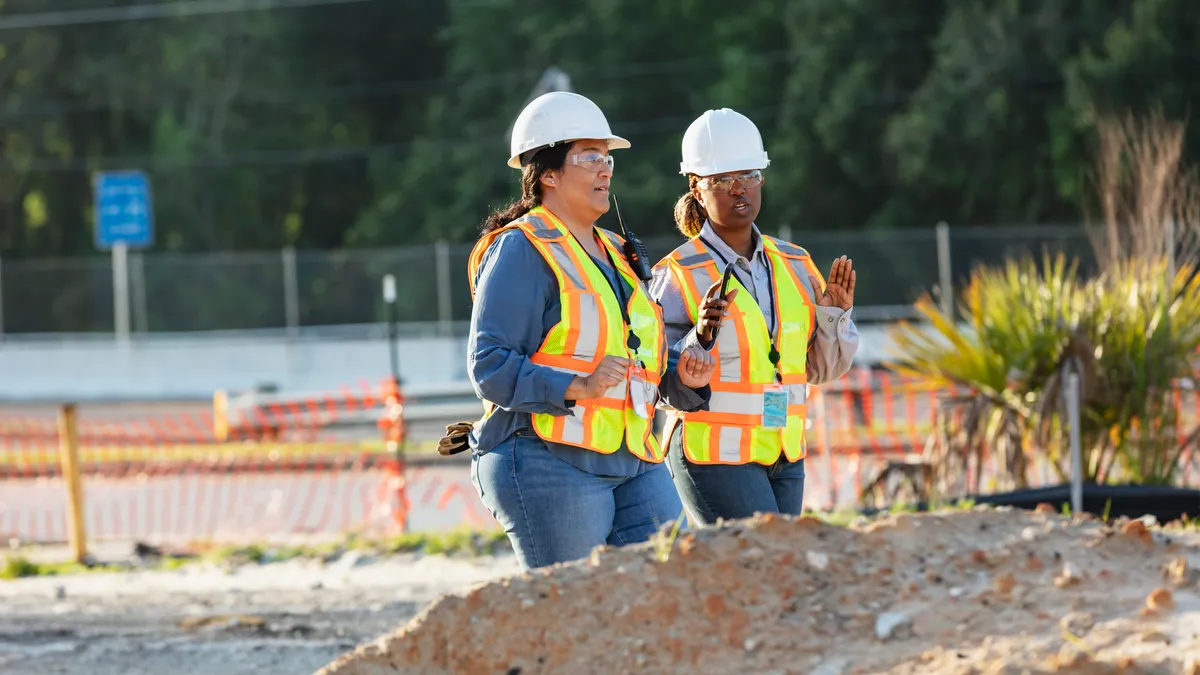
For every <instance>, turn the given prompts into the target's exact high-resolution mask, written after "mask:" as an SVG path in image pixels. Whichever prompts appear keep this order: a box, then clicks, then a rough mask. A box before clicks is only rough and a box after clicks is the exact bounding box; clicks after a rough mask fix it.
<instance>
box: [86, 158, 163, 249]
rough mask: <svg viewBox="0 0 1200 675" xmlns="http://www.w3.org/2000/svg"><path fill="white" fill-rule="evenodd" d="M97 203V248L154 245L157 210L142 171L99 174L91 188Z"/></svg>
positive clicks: (146, 246)
mask: <svg viewBox="0 0 1200 675" xmlns="http://www.w3.org/2000/svg"><path fill="white" fill-rule="evenodd" d="M92 188H93V192H94V196H95V200H96V248H98V249H100V250H108V249H111V248H112V246H113V244H116V243H119V242H120V243H124V244H125V245H126V246H128V247H129V248H149V247H150V246H153V245H154V206H153V203H152V202H151V200H150V179H149V178H148V177H147V176H146V174H145V173H142V172H141V171H112V172H107V173H99V174H96V177H95V180H94V181H93V184H92Z"/></svg>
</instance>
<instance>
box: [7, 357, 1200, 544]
mask: <svg viewBox="0 0 1200 675" xmlns="http://www.w3.org/2000/svg"><path fill="white" fill-rule="evenodd" d="M360 389H362V390H363V392H362V394H359V395H356V397H354V400H355V401H356V403H354V405H358V406H365V405H367V404H368V403H373V404H374V405H373V406H371V407H370V408H368V409H369V410H376V411H378V412H379V417H378V422H377V424H376V425H375V428H372V427H371V426H364V427H363V428H362V429H360V431H361V432H362V433H363V434H364V435H363V436H362V438H360V439H351V440H345V439H340V440H339V439H336V438H333V437H326V436H325V435H324V434H323V433H317V432H319V431H320V425H319V424H318V421H327V420H328V419H329V417H328V416H326V417H320V418H318V417H317V416H315V415H313V414H312V410H313V409H314V408H315V409H316V410H319V411H320V410H324V411H325V412H328V406H324V405H323V404H321V403H319V402H317V403H313V405H312V406H310V405H308V404H297V405H288V406H277V407H276V408H274V409H273V408H271V406H270V405H267V406H265V408H266V410H267V412H264V413H262V414H263V416H264V419H265V420H267V422H268V423H269V424H273V425H277V426H278V427H280V428H288V427H287V425H290V424H295V425H299V426H300V427H302V428H304V429H305V430H306V433H308V432H313V433H312V436H311V437H309V438H307V439H306V440H303V441H300V440H294V439H293V440H260V441H238V442H220V441H218V440H217V439H216V436H215V435H214V434H213V431H212V430H213V412H212V411H210V410H205V409H198V410H196V411H194V412H183V413H172V414H167V415H155V416H147V417H143V418H138V419H129V420H97V419H89V417H88V407H87V406H81V408H80V422H79V441H80V459H81V467H82V474H83V476H84V486H85V492H86V497H87V499H86V519H87V522H88V529H89V532H90V533H91V534H92V536H94V537H98V538H108V539H122V538H151V539H172V538H176V539H179V538H183V539H189V538H190V539H195V538H207V539H237V538H245V537H261V536H265V535H271V536H283V535H295V534H330V533H336V532H345V531H349V530H358V529H365V530H370V531H375V532H394V531H398V530H400V529H404V528H407V529H410V530H421V529H440V528H444V527H451V526H455V525H459V524H464V523H465V524H471V525H477V526H481V527H482V526H487V527H492V526H494V521H493V519H492V518H491V516H490V514H488V513H487V511H486V510H485V509H484V508H483V506H482V504H481V503H480V501H479V499H478V497H477V496H476V495H475V490H474V488H473V486H472V485H471V483H470V477H469V471H468V467H467V464H466V463H465V462H464V461H461V460H463V459H465V458H466V457H465V456H464V455H460V456H458V457H457V458H455V459H445V458H440V457H437V456H434V455H432V453H428V454H427V456H426V457H425V458H423V461H422V462H421V463H420V464H421V465H419V466H414V465H412V462H411V461H412V459H413V458H414V455H412V454H409V455H408V457H407V460H408V461H407V465H405V464H404V463H401V462H402V461H404V458H402V457H398V456H397V455H396V454H395V453H394V452H392V451H391V450H392V449H394V447H395V446H394V445H393V444H391V443H387V441H396V440H397V439H402V438H403V433H404V431H403V425H402V420H400V419H399V418H398V417H397V415H396V414H395V413H396V412H397V410H398V406H396V405H395V404H397V403H399V402H402V401H403V398H402V395H401V392H400V391H399V390H398V389H396V388H394V387H393V386H392V385H391V382H390V380H389V381H386V382H385V383H384V385H383V386H381V387H379V388H374V389H373V388H370V387H367V386H366V385H365V384H364V385H362V386H361V387H360ZM949 393H953V392H949V391H947V390H944V389H936V388H933V387H930V386H928V385H926V384H922V383H919V382H916V381H913V380H909V379H906V378H902V377H898V376H896V375H894V374H890V373H888V372H884V371H877V370H876V371H872V370H869V369H856V370H854V371H852V372H851V373H849V374H847V375H846V376H845V377H843V378H840V379H839V380H838V381H836V382H833V383H829V384H826V385H822V386H820V387H813V388H812V394H813V395H812V396H811V397H810V401H809V411H810V412H809V414H810V419H811V421H812V425H811V427H810V428H809V430H808V433H807V441H808V448H809V459H808V461H807V462H806V467H805V468H806V474H807V476H808V478H807V480H806V495H807V496H806V502H807V503H808V504H811V505H812V506H813V507H816V508H833V507H836V506H845V505H847V504H855V503H857V500H858V496H859V490H860V489H861V488H862V486H863V485H864V483H865V482H866V481H868V480H870V478H871V475H872V474H874V472H875V471H876V470H877V469H878V468H879V467H881V466H882V465H883V463H884V462H885V461H887V460H894V459H903V458H905V457H908V456H911V455H913V454H918V455H919V454H920V453H921V452H922V451H923V449H924V447H925V444H926V440H927V439H928V438H929V436H930V434H931V433H932V432H933V430H934V429H935V424H936V420H937V411H938V408H939V406H940V405H941V402H942V401H943V400H944V399H945V397H946V395H947V394H949ZM337 397H338V399H339V400H340V401H341V403H339V404H338V405H339V406H341V409H343V410H344V409H347V408H348V407H349V406H350V405H351V404H350V403H349V401H350V400H351V398H352V397H349V396H346V395H345V390H343V391H341V392H339V393H338V394H337ZM321 400H325V401H326V402H328V401H329V400H332V399H329V398H328V397H326V398H324V399H320V398H315V399H313V401H321ZM1176 404H1177V406H1178V408H1179V410H1180V411H1181V413H1182V414H1181V415H1180V416H1179V421H1178V424H1179V425H1180V429H1181V431H1182V430H1184V429H1192V428H1195V426H1196V425H1197V420H1198V419H1200V397H1198V396H1197V394H1196V392H1195V391H1191V390H1188V391H1184V390H1180V391H1178V392H1177V394H1176ZM306 411H307V412H306ZM57 424H58V422H57V420H56V419H55V418H53V417H51V416H49V415H48V414H43V415H41V416H28V415H27V416H17V415H14V414H11V413H5V412H4V411H2V410H0V537H5V536H14V537H18V538H21V539H23V540H29V541H56V540H58V539H56V538H59V537H61V536H64V533H65V524H64V521H63V518H64V514H65V509H66V504H65V490H64V488H63V484H62V481H61V478H60V476H59V459H58V451H59V450H58V428H57ZM381 432H382V433H381ZM1182 436H1183V434H1182V433H1181V434H1180V437H1182ZM1190 461H1191V458H1190V457H1189V458H1188V465H1190Z"/></svg>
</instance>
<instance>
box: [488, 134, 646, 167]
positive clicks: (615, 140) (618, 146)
mask: <svg viewBox="0 0 1200 675" xmlns="http://www.w3.org/2000/svg"><path fill="white" fill-rule="evenodd" d="M601 138H603V139H604V141H606V142H607V143H608V149H609V151H612V150H628V149H629V148H630V147H632V146H631V145H630V143H629V141H627V140H625V139H624V138H621V137H620V136H603V137H601ZM578 140H580V139H578V138H568V139H566V140H563V141H558V142H559V143H574V142H575V141H578ZM556 145H557V143H556ZM548 147H550V146H549V145H541V146H538V147H536V148H534V149H533V150H526V151H525V152H523V153H521V155H524V154H528V155H529V156H530V157H532V156H533V155H534V153H536V152H537V151H539V150H541V149H542V148H548ZM521 155H513V156H512V157H509V158H508V165H509V166H510V167H512V168H514V169H520V168H521Z"/></svg>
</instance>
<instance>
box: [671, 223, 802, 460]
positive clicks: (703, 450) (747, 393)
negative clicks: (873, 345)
mask: <svg viewBox="0 0 1200 675" xmlns="http://www.w3.org/2000/svg"><path fill="white" fill-rule="evenodd" d="M762 240H763V252H764V253H765V254H766V257H767V260H768V262H769V263H770V267H771V285H772V288H771V290H772V292H773V297H774V298H775V311H774V315H775V325H774V326H768V325H767V321H766V318H765V315H764V313H763V311H762V309H761V308H760V307H759V305H758V303H757V302H756V301H755V299H754V294H753V293H751V292H749V291H748V290H747V289H746V287H745V286H743V285H742V284H741V282H739V281H738V279H737V275H736V274H735V275H734V276H733V277H731V278H730V280H729V283H730V287H731V288H736V289H738V294H737V297H736V298H735V299H734V301H733V303H732V304H731V305H730V307H729V309H728V311H729V316H728V318H726V320H725V322H724V324H723V325H722V327H721V330H720V332H719V333H718V334H717V343H716V346H715V353H714V356H716V357H717V358H716V361H717V367H716V370H715V372H714V373H713V376H712V381H711V383H710V384H709V386H710V387H711V388H712V398H711V400H710V401H709V404H708V409H707V410H700V411H696V412H690V413H685V412H677V411H672V412H671V413H669V415H668V421H667V426H666V429H665V431H664V433H663V439H664V442H665V441H668V440H670V438H671V434H672V433H673V432H674V431H675V429H676V427H678V426H679V425H682V433H683V450H684V454H685V455H686V456H687V458H688V459H689V460H690V461H691V462H693V463H695V464H749V463H751V462H755V463H758V464H766V465H770V464H773V463H775V462H776V461H777V460H778V459H779V455H780V453H784V454H785V455H786V456H787V458H788V459H789V460H791V461H796V460H798V459H800V458H802V457H804V456H805V454H806V451H805V443H804V430H805V428H806V426H807V418H806V414H805V410H806V408H805V405H806V402H807V399H808V384H807V383H808V376H807V373H806V372H805V366H806V364H807V361H808V345H809V343H810V340H811V339H812V337H813V334H814V332H815V330H816V305H815V302H814V298H812V297H811V296H810V295H809V292H808V286H807V284H805V283H804V282H803V281H802V280H807V278H808V275H809V274H811V275H812V276H814V277H816V278H817V280H818V282H819V283H820V284H821V288H820V289H816V291H817V292H824V284H825V281H824V278H823V277H822V276H821V273H820V272H819V271H817V268H816V266H815V265H813V262H812V258H811V257H810V256H809V255H808V252H807V251H805V250H804V249H802V248H800V247H799V246H794V245H792V244H789V243H787V242H785V241H782V240H780V239H775V238H773V237H767V236H763V238H762ZM730 264H732V262H731V263H730ZM658 265H659V267H661V266H664V265H665V266H666V267H667V268H668V270H669V271H670V273H671V274H672V275H673V277H674V281H675V283H676V284H677V285H678V286H679V288H681V289H682V291H683V300H684V304H685V305H686V306H687V307H688V310H689V312H690V313H691V319H692V324H693V325H695V324H696V322H697V321H698V319H699V306H700V301H701V299H702V298H703V297H704V292H705V291H706V290H707V289H708V288H709V287H711V286H712V285H713V284H714V283H716V282H717V281H719V280H720V279H721V276H722V274H723V273H724V271H725V263H723V262H720V263H719V262H718V258H717V256H716V255H714V253H713V252H712V251H711V250H709V247H708V246H707V245H706V244H705V242H704V240H703V239H701V238H700V237H696V238H694V239H692V240H690V241H688V242H687V243H686V244H684V245H682V246H680V247H679V248H677V249H675V251H674V252H672V253H671V254H670V255H669V256H667V257H666V258H664V259H663V260H662V261H661V262H659V264H658ZM772 337H774V339H775V341H774V345H775V347H777V350H778V355H779V364H778V372H777V370H776V366H775V364H773V363H772V362H771V358H770V355H771V351H772V350H771V347H772ZM768 389H775V390H776V391H780V392H786V393H787V395H788V405H787V418H786V425H785V426H771V427H768V426H765V425H764V424H763V421H764V420H763V407H764V406H763V403H764V396H763V393H764V390H768Z"/></svg>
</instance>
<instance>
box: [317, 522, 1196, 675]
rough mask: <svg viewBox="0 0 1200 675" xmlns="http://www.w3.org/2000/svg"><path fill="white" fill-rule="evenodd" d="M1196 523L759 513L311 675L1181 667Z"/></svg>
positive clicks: (569, 568) (1190, 638)
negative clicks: (1179, 527) (868, 519)
mask: <svg viewBox="0 0 1200 675" xmlns="http://www.w3.org/2000/svg"><path fill="white" fill-rule="evenodd" d="M1197 569H1200V535H1197V533H1195V532H1183V531H1174V530H1172V531H1164V530H1161V529H1158V528H1151V529H1148V528H1147V527H1146V526H1145V525H1144V524H1143V523H1142V522H1141V521H1122V522H1118V523H1116V524H1115V525H1105V524H1103V523H1100V522H1097V521H1095V520H1091V519H1088V518H1087V517H1086V516H1085V517H1082V518H1077V519H1071V518H1067V517H1063V516H1060V515H1056V514H1053V513H1028V512H1020V511H1001V510H986V509H979V510H976V511H971V512H951V513H941V514H924V515H911V514H901V515H896V516H890V517H887V518H885V519H883V520H880V521H876V522H873V523H868V524H860V525H856V526H853V527H851V528H841V527H835V526H832V525H828V524H826V523H824V522H822V521H820V520H817V519H814V518H807V517H805V518H798V519H793V518H786V517H778V516H775V517H770V516H768V517H759V518H756V519H753V520H749V521H743V522H739V523H733V524H729V525H726V526H725V527H723V528H720V529H716V530H706V531H697V532H692V533H685V534H683V535H681V536H680V537H679V538H678V539H677V540H675V541H674V542H673V543H671V542H670V540H669V539H666V538H664V539H663V540H662V541H659V542H652V543H649V544H646V545H642V546H637V547H626V548H623V549H598V550H597V551H595V552H593V554H592V556H591V558H590V560H583V561H578V562H575V563H570V564H565V565H559V566H556V567H554V568H550V569H548V570H540V571H535V572H523V573H517V574H513V575H511V576H507V577H504V578H501V579H499V580H494V581H491V582H485V583H481V584H478V585H476V586H474V587H472V588H469V589H467V590H465V591H463V592H458V593H452V594H448V595H445V596H443V597H441V598H439V599H438V600H437V601H435V602H434V603H433V604H431V605H430V606H428V607H427V608H426V609H425V610H424V611H422V612H421V613H420V614H419V615H418V616H416V617H415V618H413V619H412V620H411V621H408V622H407V623H406V624H404V625H403V626H402V627H400V628H398V629H397V630H395V631H393V632H391V633H389V634H387V635H384V636H383V637H380V638H378V639H376V640H374V641H372V642H370V643H367V644H363V645H361V646H359V647H358V648H357V649H355V650H353V651H352V652H349V653H347V654H344V655H343V656H342V657H340V658H338V659H336V660H335V661H333V662H331V663H330V664H328V665H327V666H326V667H325V668H323V669H321V670H320V671H319V672H320V675H382V674H388V675H399V674H404V675H408V674H412V675H417V674H420V675H438V674H443V673H445V674H449V673H471V674H472V675H484V674H490V673H499V674H502V675H540V674H551V673H573V674H575V673H759V674H780V675H782V674H792V673H806V674H811V675H849V674H850V673H895V674H901V673H903V674H906V675H917V674H920V675H941V674H947V675H948V674H951V673H954V674H959V673H962V674H968V673H970V674H976V675H984V674H988V675H1021V674H1025V673H1029V674H1038V673H1072V674H1075V675H1101V674H1106V673H1114V674H1115V673H1124V674H1129V675H1132V674H1134V673H1142V674H1146V675H1150V674H1163V675H1166V674H1171V675H1180V674H1187V675H1200V665H1198V664H1200V593H1198V590H1200V589H1198V586H1197V580H1198V575H1197V572H1196V570H1197Z"/></svg>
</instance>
